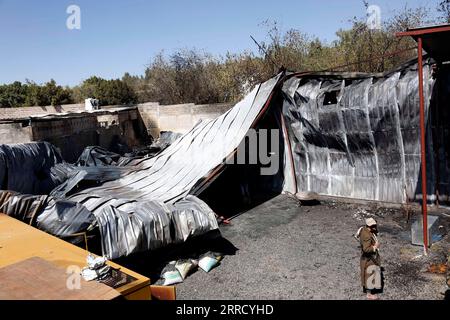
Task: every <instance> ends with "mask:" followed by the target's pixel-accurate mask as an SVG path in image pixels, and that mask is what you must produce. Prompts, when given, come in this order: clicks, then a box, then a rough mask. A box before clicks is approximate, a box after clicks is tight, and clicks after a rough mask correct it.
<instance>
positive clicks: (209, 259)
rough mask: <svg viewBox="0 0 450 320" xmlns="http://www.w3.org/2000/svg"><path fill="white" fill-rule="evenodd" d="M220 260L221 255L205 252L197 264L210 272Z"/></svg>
mask: <svg viewBox="0 0 450 320" xmlns="http://www.w3.org/2000/svg"><path fill="white" fill-rule="evenodd" d="M221 260H222V255H221V254H218V253H214V252H207V253H205V254H204V255H202V256H201V257H200V260H199V261H198V266H199V267H200V268H201V269H202V270H203V271H205V272H210V271H211V270H212V269H214V268H215V267H217V266H218V265H219V264H220V261H221Z"/></svg>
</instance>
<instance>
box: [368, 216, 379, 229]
mask: <svg viewBox="0 0 450 320" xmlns="http://www.w3.org/2000/svg"><path fill="white" fill-rule="evenodd" d="M376 225H377V222H376V221H375V219H374V218H368V219H366V226H368V227H373V226H376Z"/></svg>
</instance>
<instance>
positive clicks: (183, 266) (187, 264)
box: [175, 259, 198, 280]
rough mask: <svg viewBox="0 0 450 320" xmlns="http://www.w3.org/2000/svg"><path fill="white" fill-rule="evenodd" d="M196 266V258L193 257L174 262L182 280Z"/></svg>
mask: <svg viewBox="0 0 450 320" xmlns="http://www.w3.org/2000/svg"><path fill="white" fill-rule="evenodd" d="M197 267H198V260H193V259H186V260H178V261H177V263H176V264H175V268H176V269H177V270H178V272H179V273H180V275H181V277H182V278H183V280H184V279H186V277H187V276H188V275H189V274H190V273H191V272H192V271H193V270H194V269H195V268H197Z"/></svg>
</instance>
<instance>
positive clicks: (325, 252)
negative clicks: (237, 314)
mask: <svg viewBox="0 0 450 320" xmlns="http://www.w3.org/2000/svg"><path fill="white" fill-rule="evenodd" d="M414 215H416V216H417V215H418V213H415V214H413V217H412V219H414ZM368 216H373V217H374V218H376V219H377V221H378V223H379V231H380V235H379V239H380V241H381V257H382V259H383V267H384V268H385V273H384V275H385V290H384V293H383V294H382V295H381V296H380V298H381V299H443V295H442V294H441V292H443V291H444V289H445V276H444V275H443V274H434V273H430V272H428V271H427V269H428V267H429V266H430V265H431V264H432V263H439V262H445V261H446V254H448V252H449V250H450V241H449V239H450V236H448V235H447V236H446V237H445V238H444V239H443V240H442V241H440V242H438V243H436V244H434V245H433V246H432V248H431V250H430V254H429V256H423V248H422V247H420V246H413V245H411V241H410V234H411V233H410V223H411V222H409V223H408V222H407V214H406V213H405V211H404V210H401V209H383V208H378V207H374V206H366V207H364V206H361V205H356V204H343V203H337V202H322V203H321V204H320V205H315V206H303V205H301V204H299V202H298V201H296V200H295V199H292V198H289V197H287V196H284V195H282V196H279V197H277V198H274V199H272V200H271V201H269V202H267V203H264V204H263V205H261V206H259V207H256V208H254V209H252V210H250V211H248V212H246V213H244V214H242V215H240V216H239V217H237V218H235V219H233V220H232V223H231V225H223V226H222V227H221V233H222V235H223V237H224V238H226V239H227V240H228V241H230V242H231V243H232V244H233V245H234V246H235V247H236V248H238V251H237V252H236V254H235V255H232V256H226V257H225V259H224V260H223V261H222V263H221V265H220V266H219V267H217V268H216V269H214V270H212V271H211V272H210V273H208V274H207V273H205V272H203V271H201V270H198V271H197V272H195V273H194V274H192V275H191V276H190V277H188V278H187V279H186V280H185V282H184V283H182V284H179V285H177V299H194V300H195V299H224V300H232V299H345V300H348V299H351V300H354V299H365V295H364V294H363V293H362V288H361V287H360V276H359V258H360V248H359V243H358V242H357V241H356V240H355V239H354V238H353V234H354V233H355V232H356V230H357V229H358V228H359V227H360V226H362V225H363V224H364V218H366V217H368ZM410 221H411V220H410ZM444 222H445V223H447V228H448V219H446V220H445V221H444ZM447 230H448V229H447Z"/></svg>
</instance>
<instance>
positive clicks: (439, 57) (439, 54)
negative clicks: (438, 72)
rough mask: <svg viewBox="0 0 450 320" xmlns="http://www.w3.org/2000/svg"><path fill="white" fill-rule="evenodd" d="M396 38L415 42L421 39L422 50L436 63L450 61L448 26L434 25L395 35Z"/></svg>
mask: <svg viewBox="0 0 450 320" xmlns="http://www.w3.org/2000/svg"><path fill="white" fill-rule="evenodd" d="M397 36H399V37H404V36H410V37H413V38H414V40H416V41H417V42H418V41H419V38H421V39H422V46H423V49H424V50H425V51H426V52H427V53H428V54H429V55H430V56H431V57H433V58H434V59H435V60H436V61H438V62H446V61H449V60H450V46H449V45H448V41H449V39H450V24H443V25H435V26H428V27H421V28H414V29H407V31H405V32H399V33H397Z"/></svg>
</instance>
